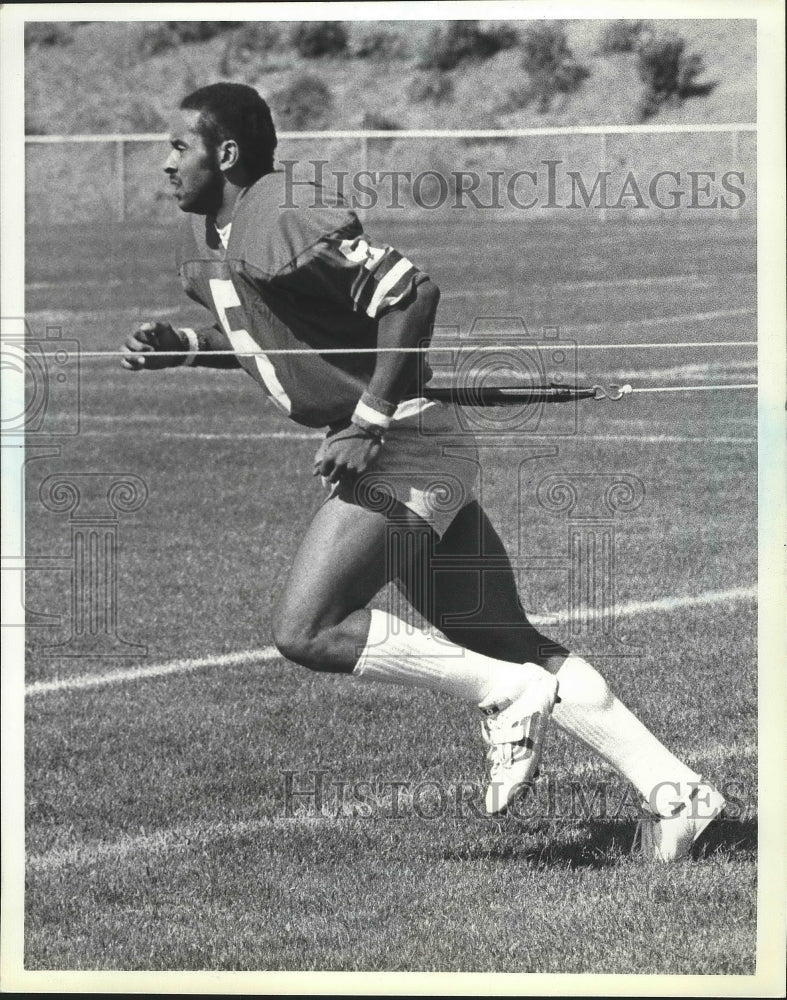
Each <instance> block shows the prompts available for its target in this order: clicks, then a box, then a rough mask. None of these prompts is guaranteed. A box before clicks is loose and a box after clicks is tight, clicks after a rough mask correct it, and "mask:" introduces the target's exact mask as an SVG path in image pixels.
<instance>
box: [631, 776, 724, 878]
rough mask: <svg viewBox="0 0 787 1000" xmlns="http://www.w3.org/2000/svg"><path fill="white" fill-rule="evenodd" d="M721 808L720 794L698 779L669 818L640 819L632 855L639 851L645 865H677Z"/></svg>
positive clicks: (687, 855) (722, 803) (722, 801)
mask: <svg viewBox="0 0 787 1000" xmlns="http://www.w3.org/2000/svg"><path fill="white" fill-rule="evenodd" d="M725 805H726V802H725V799H724V796H723V795H722V794H721V792H719V791H717V790H716V789H715V788H714V787H713V785H711V784H710V782H708V781H705V780H704V779H702V778H700V780H699V783H698V784H697V785H694V786H693V787H692V789H691V791H690V792H689V793H688V794H687V795H685V796H684V797H683V798H682V799H681V800H680V801H679V802H677V803H676V805H675V807H674V808H673V810H672V812H671V814H670V815H669V816H658V815H655V814H653V813H651V814H650V815H646V816H643V818H642V819H641V820H640V821H639V824H638V825H637V831H636V833H635V834H634V843H633V845H632V852H635V853H636V852H637V851H639V853H640V854H641V855H642V857H643V859H644V860H645V861H680V860H681V859H682V858H687V857H689V855H690V853H691V848H692V846H693V845H694V844H695V843H696V841H697V839H698V838H699V836H700V834H701V833H702V832H703V831H704V830H705V829H706V828H707V827H708V826H709V824H710V823H712V822H713V820H714V819H716V817H717V816H718V815H719V813H720V812H721V811H722V809H723V808H724V806H725ZM643 808H645V809H646V812H647V808H646V807H643Z"/></svg>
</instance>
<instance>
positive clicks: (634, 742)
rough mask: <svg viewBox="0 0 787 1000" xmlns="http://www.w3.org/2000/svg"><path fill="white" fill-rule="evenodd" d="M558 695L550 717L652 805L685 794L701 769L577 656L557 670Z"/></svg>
mask: <svg viewBox="0 0 787 1000" xmlns="http://www.w3.org/2000/svg"><path fill="white" fill-rule="evenodd" d="M556 676H557V679H558V682H559V684H560V688H559V690H560V701H559V703H558V704H557V705H555V708H554V711H553V713H552V718H553V719H554V720H555V722H556V723H557V724H558V725H559V726H560V727H561V728H562V729H565V730H566V732H568V733H570V734H571V735H572V736H576V737H578V738H579V739H581V740H582V741H583V742H584V743H586V744H587V745H588V746H589V747H590V748H591V749H593V750H595V751H596V752H597V753H599V754H601V756H602V757H603V758H604V759H605V760H607V761H608V762H609V763H610V764H611V765H612V766H613V767H614V768H616V770H618V771H619V772H620V773H621V774H622V775H623V776H624V777H626V778H628V780H629V781H630V782H631V783H632V784H633V785H634V787H635V788H636V789H637V791H638V792H639V793H640V794H641V795H642V796H643V798H645V799H646V800H647V801H648V803H649V804H650V806H651V808H653V809H654V811H658V812H661V811H662V808H663V807H664V805H665V803H668V802H670V801H674V800H675V799H677V798H680V797H682V796H683V795H685V794H687V793H688V792H689V791H690V789H691V787H692V786H693V784H696V783H697V781H698V780H699V775H698V774H697V773H696V772H695V771H692V770H691V768H690V767H688V766H687V765H686V764H684V763H683V762H682V761H680V760H679V759H678V758H677V757H676V756H675V755H674V754H672V753H670V751H669V750H667V748H666V747H665V746H663V745H662V744H661V743H659V741H658V740H657V739H656V737H655V736H654V735H653V734H652V733H651V732H650V730H648V729H646V728H645V726H644V725H643V724H642V723H641V722H640V721H639V719H637V718H636V716H634V715H632V713H631V712H630V711H629V710H628V709H627V708H626V706H625V705H624V704H623V703H622V702H621V701H619V700H618V698H616V697H615V695H614V694H613V693H612V692H611V691H610V689H609V687H608V685H607V682H606V681H605V680H604V678H603V677H602V676H601V674H599V673H598V671H597V670H595V669H594V668H593V667H591V665H590V664H589V663H588V662H587V661H585V660H583V659H582V658H581V657H579V656H575V655H573V654H572V655H571V656H569V657H568V659H567V660H566V661H565V662H564V663H563V665H562V666H561V668H560V669H559V670H558V672H557V675H556Z"/></svg>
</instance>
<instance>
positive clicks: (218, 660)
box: [25, 646, 281, 695]
mask: <svg viewBox="0 0 787 1000" xmlns="http://www.w3.org/2000/svg"><path fill="white" fill-rule="evenodd" d="M280 655H281V654H280V653H279V651H278V650H277V649H276V648H275V647H274V646H266V647H265V648H264V649H248V650H244V651H241V652H238V653H224V654H222V655H221V656H203V657H199V658H197V659H192V660H170V661H169V662H168V663H152V664H150V665H149V666H146V667H130V668H129V669H128V670H112V671H109V672H108V673H105V674H77V675H76V676H74V677H61V678H58V679H57V680H54V681H36V682H35V683H33V684H28V685H27V687H26V688H25V694H26V695H36V694H47V693H49V692H50V691H76V690H79V689H83V688H94V687H101V686H102V685H104V684H119V683H125V682H127V681H140V680H147V678H149V677H166V676H167V674H184V673H188V671H190V670H201V669H202V668H203V667H235V666H244V665H246V664H248V663H265V662H268V661H270V660H275V659H277V658H278V657H279V656H280Z"/></svg>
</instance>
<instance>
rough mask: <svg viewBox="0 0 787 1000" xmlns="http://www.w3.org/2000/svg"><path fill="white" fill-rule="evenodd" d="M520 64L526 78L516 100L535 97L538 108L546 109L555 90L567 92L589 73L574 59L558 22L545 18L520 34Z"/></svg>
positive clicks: (525, 100) (577, 85)
mask: <svg viewBox="0 0 787 1000" xmlns="http://www.w3.org/2000/svg"><path fill="white" fill-rule="evenodd" d="M522 51H523V56H522V66H523V67H524V69H525V71H526V72H527V75H528V77H529V79H530V83H529V86H528V88H527V90H526V91H525V92H524V94H523V95H522V96H521V98H520V100H521V101H524V103H527V102H529V101H530V100H533V99H537V100H538V110H539V111H541V112H544V111H548V110H549V106H550V104H551V103H552V98H553V97H554V96H555V94H570V93H573V92H574V91H575V90H577V89H578V87H579V85H580V84H581V83H582V81H583V80H584V79H585V78H586V77H587V76H589V75H590V73H589V70H588V69H587V68H586V67H585V66H583V65H582V64H581V63H579V62H577V60H576V58H575V57H574V53H573V52H572V51H571V49H570V47H569V44H568V40H567V39H566V32H565V30H564V29H563V27H562V25H560V24H558V23H556V22H549V21H545V22H543V23H540V24H533V25H530V26H528V28H526V30H525V32H524V35H523V37H522Z"/></svg>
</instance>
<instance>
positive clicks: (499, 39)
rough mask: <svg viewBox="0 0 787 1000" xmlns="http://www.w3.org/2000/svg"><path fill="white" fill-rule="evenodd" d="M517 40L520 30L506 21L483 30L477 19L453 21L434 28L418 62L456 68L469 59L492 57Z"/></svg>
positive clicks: (429, 67)
mask: <svg viewBox="0 0 787 1000" xmlns="http://www.w3.org/2000/svg"><path fill="white" fill-rule="evenodd" d="M518 41H519V34H518V32H517V31H516V30H515V29H514V28H511V27H509V26H508V25H505V24H504V25H496V26H495V27H494V28H491V29H488V30H484V29H482V28H479V26H478V21H451V23H450V24H447V25H445V26H444V27H440V28H434V29H433V30H432V31H431V33H430V35H429V37H428V39H427V41H426V44H425V46H424V48H423V50H422V52H421V57H420V59H419V60H418V65H419V66H420V67H421V68H422V69H437V70H449V69H454V68H455V67H456V66H458V65H459V63H461V62H465V61H466V60H469V59H489V58H491V56H493V55H495V54H496V53H498V52H500V51H501V50H502V49H509V48H512V46H514V45H516V44H517V42H518Z"/></svg>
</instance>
